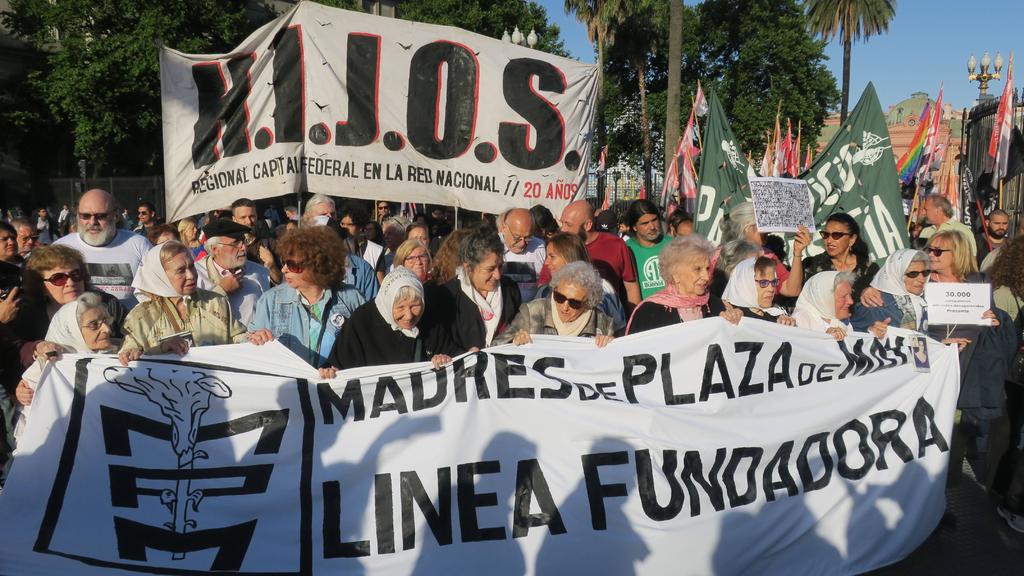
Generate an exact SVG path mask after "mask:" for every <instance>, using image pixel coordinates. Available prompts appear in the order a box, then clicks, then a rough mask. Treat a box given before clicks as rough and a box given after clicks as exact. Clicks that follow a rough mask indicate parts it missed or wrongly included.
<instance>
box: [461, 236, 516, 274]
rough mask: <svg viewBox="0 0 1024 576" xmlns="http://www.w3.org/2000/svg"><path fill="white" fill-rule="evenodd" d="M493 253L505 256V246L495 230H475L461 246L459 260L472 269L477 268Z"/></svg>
mask: <svg viewBox="0 0 1024 576" xmlns="http://www.w3.org/2000/svg"><path fill="white" fill-rule="evenodd" d="M492 252H493V253H494V254H497V255H499V256H502V255H504V254H505V245H504V244H502V243H501V238H499V237H498V234H497V233H495V232H494V231H493V230H475V231H473V232H472V233H471V234H469V235H468V236H466V237H465V238H464V239H463V240H462V243H461V244H459V260H462V263H463V264H465V265H467V266H469V267H470V268H476V267H477V266H478V265H479V264H480V263H481V262H483V260H484V258H486V257H487V255H488V254H490V253H492Z"/></svg>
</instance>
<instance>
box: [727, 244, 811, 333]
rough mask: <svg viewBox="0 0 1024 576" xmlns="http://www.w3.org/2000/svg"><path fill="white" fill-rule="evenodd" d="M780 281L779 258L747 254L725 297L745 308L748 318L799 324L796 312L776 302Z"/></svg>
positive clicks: (785, 324)
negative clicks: (777, 273)
mask: <svg viewBox="0 0 1024 576" xmlns="http://www.w3.org/2000/svg"><path fill="white" fill-rule="evenodd" d="M778 285H779V277H778V276H777V275H776V270H775V260H772V259H771V258H767V257H765V256H758V257H756V258H747V259H746V260H743V261H741V262H740V263H739V264H737V265H736V266H735V267H734V268H733V270H732V274H731V275H730V276H729V283H728V284H726V286H725V292H724V293H723V294H722V300H723V301H724V302H728V303H729V305H730V306H732V307H733V308H738V309H739V310H741V311H742V312H743V315H744V316H746V317H747V318H757V319H759V320H767V321H768V322H776V323H778V324H782V325H783V326H796V321H795V320H793V317H792V316H788V315H787V314H786V311H785V310H783V309H782V308H780V307H778V306H775V305H774V301H775V293H776V287H777V286H778Z"/></svg>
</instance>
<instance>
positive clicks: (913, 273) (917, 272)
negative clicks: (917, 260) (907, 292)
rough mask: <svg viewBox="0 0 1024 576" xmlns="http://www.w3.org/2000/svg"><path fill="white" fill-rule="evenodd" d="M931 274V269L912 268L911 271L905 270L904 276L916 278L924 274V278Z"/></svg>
mask: <svg viewBox="0 0 1024 576" xmlns="http://www.w3.org/2000/svg"><path fill="white" fill-rule="evenodd" d="M931 275H932V271H931V270H912V271H910V272H907V273H906V274H905V276H906V277H907V278H917V277H918V276H924V277H925V278H927V277H929V276H931Z"/></svg>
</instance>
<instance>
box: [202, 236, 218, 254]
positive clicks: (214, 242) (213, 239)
mask: <svg viewBox="0 0 1024 576" xmlns="http://www.w3.org/2000/svg"><path fill="white" fill-rule="evenodd" d="M220 238H221V237H220V236H210V237H209V238H207V239H206V242H203V248H205V249H206V251H207V252H208V253H210V254H213V249H214V248H216V247H217V246H220Z"/></svg>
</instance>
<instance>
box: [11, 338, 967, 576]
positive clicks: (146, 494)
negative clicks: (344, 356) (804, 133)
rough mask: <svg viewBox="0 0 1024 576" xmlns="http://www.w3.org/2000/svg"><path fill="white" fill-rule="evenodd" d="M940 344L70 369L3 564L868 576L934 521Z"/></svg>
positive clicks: (547, 351) (28, 475)
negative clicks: (327, 376) (444, 363)
mask: <svg viewBox="0 0 1024 576" xmlns="http://www.w3.org/2000/svg"><path fill="white" fill-rule="evenodd" d="M928 348H929V353H930V355H931V372H930V373H921V372H917V371H915V369H914V367H913V366H914V363H913V361H912V358H911V354H912V352H911V350H910V349H909V346H908V343H907V342H906V341H904V339H903V338H897V337H891V338H890V339H889V340H888V341H887V342H884V343H879V342H876V341H875V340H874V339H872V338H871V337H870V336H867V335H863V334H855V335H852V336H851V337H849V338H848V339H847V340H845V341H843V342H836V341H835V340H832V339H830V338H829V337H827V336H826V335H824V334H817V333H813V332H810V331H806V330H802V329H797V328H786V327H780V326H776V325H775V324H770V323H766V322H760V321H756V320H743V321H742V322H741V324H740V325H739V326H733V325H730V324H727V323H725V322H724V321H722V320H720V319H717V318H716V319H708V320H703V321H699V322H692V323H691V322H687V323H686V324H684V325H682V326H677V327H672V328H666V329H662V330H658V331H653V332H647V333H644V334H639V335H634V336H630V337H626V338H622V339H620V340H617V341H615V342H614V343H612V345H611V346H609V347H608V348H607V349H604V350H601V351H598V350H596V349H595V348H594V345H593V343H592V342H591V341H585V340H578V339H566V338H537V342H536V343H535V344H532V345H527V346H523V347H518V348H517V347H512V346H505V347H499V348H492V349H489V350H486V351H484V352H481V353H478V354H471V355H467V356H464V357H461V358H459V359H457V360H456V361H455V362H454V364H453V365H451V366H448V367H446V368H443V369H439V370H432V369H430V368H429V366H426V365H405V366H391V367H386V370H383V369H379V368H378V369H367V370H363V371H362V372H345V373H342V374H341V375H339V377H338V378H337V379H336V380H334V381H330V382H325V381H317V380H316V379H315V374H314V373H312V371H311V370H309V369H307V368H304V367H302V365H301V363H300V362H298V360H297V359H289V358H285V357H282V356H279V355H280V354H281V351H282V350H283V348H282V347H279V346H277V345H276V344H268V345H267V347H264V348H262V349H255V348H254V347H252V346H251V345H249V344H244V345H236V346H223V347H211V348H205V349H204V348H199V349H195V350H193V351H192V352H190V353H189V355H188V356H186V357H184V358H183V359H180V360H176V359H166V360H161V361H145V362H140V363H138V364H137V365H134V366H133V367H132V368H131V369H124V368H121V367H120V366H119V365H118V364H117V363H116V360H115V359H113V358H111V357H74V356H69V357H67V358H66V359H64V360H62V361H61V362H59V363H57V364H56V366H55V367H54V368H53V369H52V370H50V371H49V372H48V373H47V374H46V375H44V380H43V381H42V384H41V386H40V388H39V390H38V392H37V393H36V397H35V403H34V406H33V410H32V414H31V418H30V419H29V423H28V429H27V431H26V436H25V437H24V438H23V440H22V444H21V447H20V452H19V454H18V455H17V456H16V458H15V461H14V465H13V469H12V471H11V475H10V478H9V480H8V483H7V486H6V488H5V489H4V491H3V493H2V495H0V517H2V518H5V519H6V521H5V522H3V523H0V573H3V574H76V575H78V574H109V573H124V574H129V573H132V574H135V573H156V574H208V573H215V572H223V571H231V572H237V573H241V574H267V573H277V574H362V573H387V574H456V573H467V574H474V573H488V574H516V575H518V574H630V573H637V574H640V573H643V574H669V573H671V574H712V573H713V574H855V573H861V572H864V571H867V570H870V569H873V568H877V567H879V566H883V565H885V564H889V563H892V562H894V561H897V560H899V559H900V558H902V557H904V556H906V555H907V554H908V553H909V552H911V551H912V550H913V549H914V548H915V547H917V546H918V545H919V544H920V543H921V542H922V541H923V540H924V539H925V538H926V537H927V536H928V534H929V533H930V532H931V530H932V529H933V528H934V526H935V525H936V523H937V522H938V519H939V518H940V516H941V515H942V512H943V509H944V503H945V501H944V491H943V488H944V483H945V471H946V467H947V464H948V456H949V452H948V450H949V442H950V431H951V428H952V423H953V412H954V408H955V404H956V398H957V394H958V391H959V386H958V374H959V370H958V364H957V362H958V361H957V355H956V352H955V350H949V349H947V348H945V347H943V346H942V345H940V344H939V343H937V342H935V341H929V344H928Z"/></svg>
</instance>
